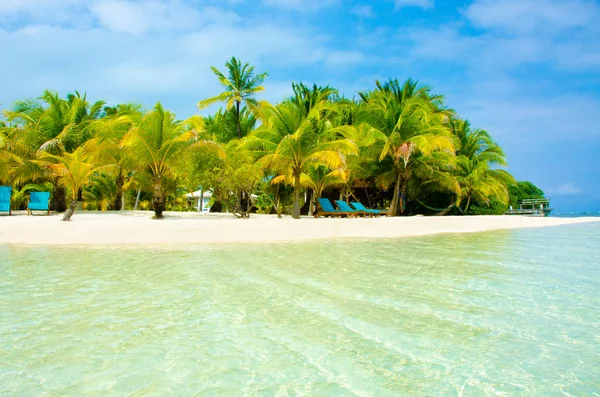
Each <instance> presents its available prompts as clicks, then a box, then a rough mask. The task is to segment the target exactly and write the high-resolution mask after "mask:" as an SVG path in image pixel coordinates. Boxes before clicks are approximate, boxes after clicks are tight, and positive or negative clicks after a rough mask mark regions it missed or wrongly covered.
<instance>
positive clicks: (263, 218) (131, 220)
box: [0, 211, 600, 245]
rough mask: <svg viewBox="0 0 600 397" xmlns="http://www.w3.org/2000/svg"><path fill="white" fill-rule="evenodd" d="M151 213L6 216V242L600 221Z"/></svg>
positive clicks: (407, 231) (2, 232)
mask: <svg viewBox="0 0 600 397" xmlns="http://www.w3.org/2000/svg"><path fill="white" fill-rule="evenodd" d="M165 215H166V216H165V219H162V220H154V219H152V213H151V212H142V211H124V212H120V213H115V212H104V213H101V212H81V213H75V215H74V216H73V219H72V221H71V222H62V221H60V219H61V218H62V215H50V216H44V215H34V216H27V215H24V214H20V213H18V214H13V215H12V216H4V215H0V244H7V243H8V244H39V245H55V244H57V245H62V244H107V245H113V244H190V243H229V242H274V241H303V240H312V239H327V238H380V237H384V238H385V237H388V238H397V237H408V236H422V235H432V234H439V233H473V232H482V231H488V230H499V229H516V228H528V227H544V226H558V225H567V224H574V223H584V222H599V221H600V218H536V217H521V216H460V217H458V216H445V217H423V216H416V217H399V218H385V217H382V218H357V219H331V218H319V219H314V218H309V217H303V218H302V219H300V220H295V219H292V218H290V217H289V216H286V217H284V218H283V219H278V218H277V217H276V216H274V215H273V216H272V215H252V216H251V217H250V219H237V218H235V217H233V216H232V215H229V214H199V213H166V214H165Z"/></svg>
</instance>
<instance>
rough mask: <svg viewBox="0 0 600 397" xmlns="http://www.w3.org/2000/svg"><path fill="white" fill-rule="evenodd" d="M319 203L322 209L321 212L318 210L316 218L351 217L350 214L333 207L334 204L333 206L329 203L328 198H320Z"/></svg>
mask: <svg viewBox="0 0 600 397" xmlns="http://www.w3.org/2000/svg"><path fill="white" fill-rule="evenodd" d="M317 200H318V201H319V206H320V207H321V209H320V210H318V211H317V212H316V213H315V215H314V217H315V218H318V217H320V216H327V215H330V216H343V215H346V216H351V214H349V213H348V212H345V211H342V210H336V209H335V208H334V207H333V204H331V201H329V199H328V198H318V199H317Z"/></svg>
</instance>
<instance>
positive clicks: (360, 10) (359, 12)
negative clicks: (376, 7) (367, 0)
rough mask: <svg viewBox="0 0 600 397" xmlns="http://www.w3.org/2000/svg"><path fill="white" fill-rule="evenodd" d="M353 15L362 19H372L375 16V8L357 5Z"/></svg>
mask: <svg viewBox="0 0 600 397" xmlns="http://www.w3.org/2000/svg"><path fill="white" fill-rule="evenodd" d="M352 13H353V14H354V15H356V16H359V17H361V18H371V17H372V16H373V7H371V6H369V5H357V6H354V7H352Z"/></svg>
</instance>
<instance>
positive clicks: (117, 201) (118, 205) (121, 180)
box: [113, 168, 125, 211]
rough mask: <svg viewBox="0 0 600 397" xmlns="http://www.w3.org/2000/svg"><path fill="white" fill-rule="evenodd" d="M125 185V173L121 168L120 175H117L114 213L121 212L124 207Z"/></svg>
mask: <svg viewBox="0 0 600 397" xmlns="http://www.w3.org/2000/svg"><path fill="white" fill-rule="evenodd" d="M124 183H125V178H124V177H123V172H122V170H121V169H120V168H119V175H117V180H116V185H117V196H116V197H115V203H114V204H113V211H120V210H121V207H122V205H123V200H122V198H123V184H124Z"/></svg>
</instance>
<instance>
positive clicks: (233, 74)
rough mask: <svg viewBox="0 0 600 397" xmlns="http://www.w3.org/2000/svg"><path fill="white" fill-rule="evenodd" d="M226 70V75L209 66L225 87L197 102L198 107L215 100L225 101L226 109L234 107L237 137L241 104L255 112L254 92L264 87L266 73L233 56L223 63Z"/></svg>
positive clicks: (257, 105) (256, 109) (256, 111)
mask: <svg viewBox="0 0 600 397" xmlns="http://www.w3.org/2000/svg"><path fill="white" fill-rule="evenodd" d="M225 66H226V67H227V70H228V76H227V77H226V76H225V75H224V74H223V73H221V72H220V71H219V70H218V69H217V68H215V67H214V66H211V69H212V71H213V73H214V74H215V75H216V76H217V77H218V79H219V83H221V85H222V86H223V87H225V91H223V92H222V93H221V94H219V95H217V96H215V97H212V98H208V99H205V100H202V101H200V102H198V107H199V108H200V109H204V108H206V107H207V106H210V105H212V104H214V103H217V102H225V103H226V109H228V110H229V109H235V121H236V132H237V136H238V138H239V139H241V138H242V127H241V119H240V114H241V112H242V108H241V106H242V104H244V105H246V107H247V108H248V109H249V110H250V111H251V112H252V113H255V114H257V113H258V108H259V102H258V101H257V100H256V98H255V97H256V94H257V93H259V92H261V91H263V90H264V89H265V88H264V87H263V86H262V85H261V84H262V83H263V81H264V80H265V78H266V77H267V76H268V73H266V72H264V73H259V74H255V72H254V66H250V65H249V64H247V63H245V64H242V62H240V61H239V60H238V59H236V58H235V57H231V59H230V60H229V61H227V63H226V64H225Z"/></svg>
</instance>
